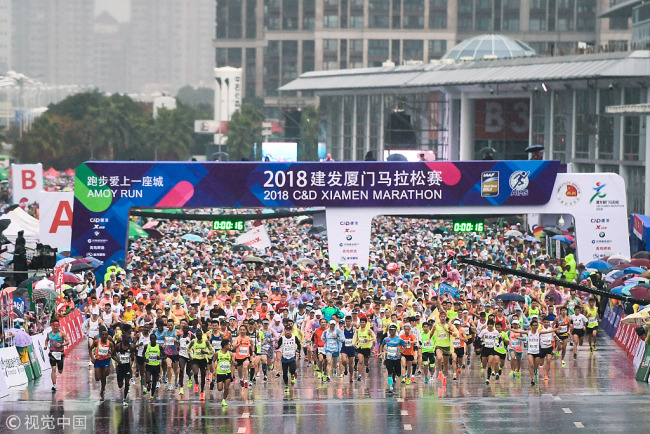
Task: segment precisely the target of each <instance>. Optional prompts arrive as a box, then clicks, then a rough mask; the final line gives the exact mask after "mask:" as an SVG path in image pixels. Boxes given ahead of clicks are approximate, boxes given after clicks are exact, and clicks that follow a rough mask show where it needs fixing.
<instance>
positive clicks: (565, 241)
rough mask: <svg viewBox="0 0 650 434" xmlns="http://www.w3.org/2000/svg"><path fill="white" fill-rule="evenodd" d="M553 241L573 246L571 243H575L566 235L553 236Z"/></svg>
mask: <svg viewBox="0 0 650 434" xmlns="http://www.w3.org/2000/svg"><path fill="white" fill-rule="evenodd" d="M551 239H552V240H557V241H559V242H561V243H565V244H571V243H572V242H573V241H571V240H569V239H568V238H567V237H566V235H553V236H552V237H551Z"/></svg>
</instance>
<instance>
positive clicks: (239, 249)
mask: <svg viewBox="0 0 650 434" xmlns="http://www.w3.org/2000/svg"><path fill="white" fill-rule="evenodd" d="M250 250H253V248H252V247H251V246H247V245H245V244H233V245H232V247H231V248H230V251H231V252H248V251H250Z"/></svg>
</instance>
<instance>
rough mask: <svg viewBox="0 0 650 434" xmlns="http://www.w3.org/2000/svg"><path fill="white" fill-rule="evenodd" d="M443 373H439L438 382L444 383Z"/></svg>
mask: <svg viewBox="0 0 650 434" xmlns="http://www.w3.org/2000/svg"><path fill="white" fill-rule="evenodd" d="M442 378H443V377H442V372H438V381H442Z"/></svg>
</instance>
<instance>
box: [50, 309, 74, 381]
mask: <svg viewBox="0 0 650 434" xmlns="http://www.w3.org/2000/svg"><path fill="white" fill-rule="evenodd" d="M50 327H52V330H51V331H50V332H49V333H48V334H47V337H46V338H45V347H48V344H49V350H50V351H49V354H48V358H49V360H50V366H51V367H52V374H51V376H52V392H56V375H57V371H58V372H59V374H63V359H64V358H65V355H64V354H63V351H64V349H65V347H66V346H68V345H70V340H69V339H68V335H67V334H66V333H65V332H64V331H63V330H61V324H60V323H59V320H58V319H55V320H54V321H52V322H51V323H50Z"/></svg>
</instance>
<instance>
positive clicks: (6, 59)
mask: <svg viewBox="0 0 650 434" xmlns="http://www.w3.org/2000/svg"><path fill="white" fill-rule="evenodd" d="M10 69H11V0H0V74H3V73H5V72H7V71H8V70H10Z"/></svg>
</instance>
